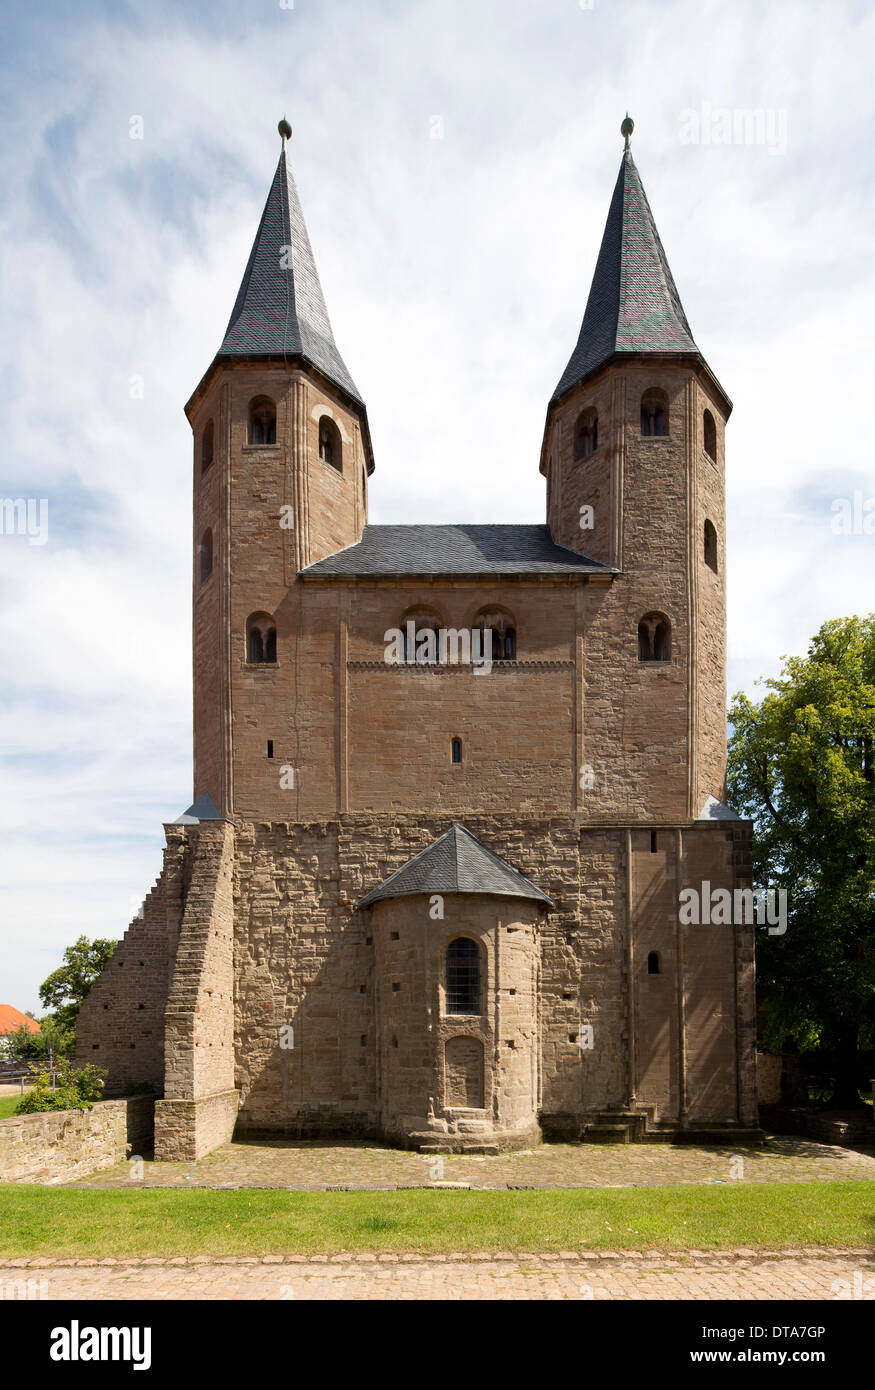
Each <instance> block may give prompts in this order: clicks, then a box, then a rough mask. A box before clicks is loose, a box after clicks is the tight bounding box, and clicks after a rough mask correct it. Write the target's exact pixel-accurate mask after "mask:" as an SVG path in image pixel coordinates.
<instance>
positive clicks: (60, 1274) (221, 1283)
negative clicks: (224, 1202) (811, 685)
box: [0, 1250, 859, 1302]
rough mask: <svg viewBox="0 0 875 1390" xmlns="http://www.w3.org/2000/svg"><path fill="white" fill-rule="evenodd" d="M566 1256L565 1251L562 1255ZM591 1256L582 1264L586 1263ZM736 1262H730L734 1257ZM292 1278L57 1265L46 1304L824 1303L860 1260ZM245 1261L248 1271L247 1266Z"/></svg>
mask: <svg viewBox="0 0 875 1390" xmlns="http://www.w3.org/2000/svg"><path fill="white" fill-rule="evenodd" d="M565 1254H571V1252H565ZM587 1256H589V1258H587ZM733 1256H735V1258H733ZM300 1258H301V1259H302V1262H303V1268H299V1269H298V1270H297V1271H296V1273H295V1274H294V1275H292V1274H291V1271H289V1272H286V1273H284V1274H280V1277H279V1278H276V1279H266V1278H265V1272H264V1269H263V1267H262V1263H261V1261H259V1262H258V1263H257V1264H256V1265H255V1266H253V1265H252V1264H251V1263H249V1262H248V1257H243V1258H239V1259H234V1258H232V1257H228V1258H223V1259H222V1260H221V1261H219V1260H213V1261H211V1262H209V1263H206V1264H202V1263H196V1262H195V1261H194V1260H192V1261H191V1262H186V1263H185V1264H178V1263H176V1262H175V1261H174V1262H172V1263H171V1262H162V1264H161V1265H156V1264H155V1263H154V1262H152V1261H150V1260H142V1261H141V1262H140V1263H139V1264H138V1265H137V1266H132V1265H131V1264H125V1265H122V1264H121V1262H118V1263H116V1264H115V1265H106V1264H104V1263H103V1262H99V1261H97V1260H91V1261H87V1262H79V1263H78V1264H77V1265H75V1266H72V1265H65V1266H63V1267H61V1266H58V1267H57V1269H56V1271H55V1273H54V1274H53V1276H52V1278H51V1280H50V1281H49V1297H50V1299H52V1300H58V1299H74V1300H78V1299H81V1300H86V1301H87V1300H109V1299H128V1300H129V1299H141V1298H142V1299H147V1300H148V1299H168V1298H173V1299H177V1298H179V1299H215V1298H223V1299H242V1300H260V1301H263V1300H279V1299H283V1298H285V1297H286V1296H287V1295H286V1290H287V1289H288V1288H289V1287H291V1288H292V1290H293V1293H294V1297H295V1299H296V1300H299V1301H310V1300H323V1299H328V1300H336V1299H343V1300H350V1299H351V1300H356V1301H367V1300H371V1299H392V1300H393V1301H411V1300H433V1299H437V1300H448V1301H460V1300H461V1301H469V1300H481V1299H482V1300H493V1301H494V1300H501V1301H504V1300H517V1299H524V1300H532V1299H535V1300H541V1299H548V1300H554V1299H568V1300H572V1299H573V1300H575V1301H579V1300H580V1299H581V1298H583V1297H586V1298H588V1297H589V1294H590V1291H591V1293H592V1298H593V1299H594V1300H596V1301H599V1302H604V1301H606V1300H608V1299H621V1300H630V1301H631V1300H637V1299H656V1300H660V1299H661V1300H667V1299H678V1298H686V1299H724V1298H728V1299H733V1300H741V1299H744V1300H748V1299H750V1300H756V1301H780V1300H786V1299H801V1300H809V1301H819V1300H824V1299H831V1298H832V1297H833V1296H834V1292H833V1290H832V1284H833V1281H834V1280H836V1279H839V1278H841V1279H844V1280H846V1281H848V1282H850V1281H851V1280H852V1279H853V1276H854V1273H855V1272H857V1271H858V1270H859V1261H858V1259H857V1258H856V1257H855V1256H854V1255H853V1254H851V1255H849V1252H847V1251H845V1250H822V1251H819V1252H818V1256H817V1257H816V1258H807V1257H793V1258H789V1257H788V1258H784V1259H780V1260H776V1261H770V1262H757V1263H755V1264H744V1263H741V1262H740V1261H739V1259H738V1258H737V1252H727V1253H722V1252H721V1253H720V1254H714V1255H711V1256H707V1257H706V1258H705V1259H704V1260H697V1261H696V1264H695V1267H689V1268H687V1269H680V1268H674V1269H666V1268H665V1267H664V1265H665V1261H666V1257H665V1256H664V1255H658V1254H652V1253H648V1254H647V1256H646V1259H645V1261H644V1262H643V1263H642V1261H641V1260H640V1259H638V1260H631V1259H627V1258H624V1257H620V1258H617V1259H614V1260H612V1261H610V1262H606V1263H604V1264H601V1263H599V1262H596V1261H594V1260H593V1259H592V1252H587V1255H583V1256H574V1257H573V1258H569V1259H564V1258H563V1259H556V1258H553V1259H547V1258H546V1256H541V1255H534V1254H529V1255H525V1256H516V1257H510V1256H507V1255H502V1256H501V1258H500V1259H496V1258H494V1257H486V1258H481V1259H476V1260H475V1259H472V1258H471V1257H470V1256H469V1255H466V1254H453V1253H449V1254H446V1255H443V1256H442V1257H441V1259H439V1260H435V1259H425V1258H423V1257H419V1256H414V1257H413V1258H412V1259H411V1260H405V1261H404V1262H403V1263H402V1262H400V1261H399V1262H398V1263H396V1264H382V1263H380V1259H379V1257H377V1259H376V1260H375V1261H374V1262H373V1263H371V1262H368V1261H365V1262H363V1261H362V1260H361V1258H360V1256H358V1255H356V1256H349V1257H347V1258H346V1260H345V1262H342V1263H329V1262H328V1261H327V1257H325V1256H322V1257H321V1258H320V1257H318V1256H313V1257H311V1258H310V1260H309V1261H304V1260H303V1257H300ZM244 1261H246V1262H244ZM16 1268H20V1264H16V1263H15V1262H13V1261H4V1262H3V1263H2V1264H0V1281H2V1280H3V1279H4V1278H9V1277H12V1276H13V1275H14V1271H15V1269H16Z"/></svg>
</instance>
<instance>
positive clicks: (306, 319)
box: [216, 117, 363, 405]
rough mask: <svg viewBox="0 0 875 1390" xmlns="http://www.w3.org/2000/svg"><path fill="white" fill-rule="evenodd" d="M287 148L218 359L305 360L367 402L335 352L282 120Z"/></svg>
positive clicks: (286, 126) (285, 124)
mask: <svg viewBox="0 0 875 1390" xmlns="http://www.w3.org/2000/svg"><path fill="white" fill-rule="evenodd" d="M278 129H279V132H280V135H281V136H282V150H281V152H280V157H279V162H278V164H277V167H276V173H275V174H274V177H273V183H272V184H271V186H270V192H269V193H268V195H267V202H266V203H265V205H264V212H263V213H262V214H261V222H260V223H259V225H258V231H257V232H256V234H255V241H254V242H253V245H252V250H251V252H250V254H249V261H248V264H247V266H246V271H245V273H244V275H243V280H242V282H241V285H240V289H239V290H238V292H237V299H236V301H235V303H234V308H233V309H232V311H231V317H230V319H229V321H228V327H227V329H226V330H225V337H224V339H223V341H222V346H221V347H220V348H219V351H218V354H217V359H216V360H217V361H221V360H223V359H224V360H227V359H228V358H250V357H281V358H286V359H289V360H291V359H294V358H303V359H304V361H306V362H309V363H310V364H311V365H312V366H314V367H316V368H317V369H318V370H319V371H320V372H322V373H323V375H324V376H326V377H328V379H329V380H330V381H332V382H333V383H334V384H335V386H339V387H340V388H341V390H342V391H345V392H346V394H347V395H349V396H351V397H352V398H353V400H354V401H356V402H357V403H358V404H360V405H361V404H363V401H362V398H361V396H360V395H359V393H358V390H357V389H356V386H355V383H354V382H353V380H352V377H351V376H350V374H349V372H348V371H347V369H346V365H345V363H344V361H343V358H342V357H341V355H340V353H339V352H338V350H337V345H336V344H335V341H334V334H333V333H332V331H331V323H330V321H329V318H328V310H327V309H326V307H325V298H324V296H323V294H322V286H321V284H320V283H319V275H318V272H317V270H316V263H315V261H314V259H313V251H312V249H311V247H310V238H309V237H308V235H307V228H306V225H305V223H304V215H303V213H302V212H301V204H300V200H299V198H298V190H297V188H296V186H295V180H294V176H293V174H292V169H291V164H290V161H289V155H288V149H287V141H288V137H289V136H290V135H291V126H290V125H289V124H288V122H287V121H286V119H285V117H283V119H282V121H280V123H279V127H278Z"/></svg>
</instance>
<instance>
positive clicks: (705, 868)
mask: <svg viewBox="0 0 875 1390" xmlns="http://www.w3.org/2000/svg"><path fill="white" fill-rule="evenodd" d="M281 133H282V134H283V150H282V154H281V157H280V162H279V165H278V167H277V171H276V174H275V177H274V181H273V184H272V187H271V191H270V194H269V196H268V200H267V203H266V205H265V210H264V214H263V217H262V222H261V224H260V226H259V229H258V233H257V235H256V239H255V243H254V245H253V250H252V255H251V257H250V261H249V264H248V266H247V268H246V273H245V275H244V279H243V282H242V284H241V287H240V291H239V294H238V297H237V301H236V303H235V306H234V310H233V313H232V316H231V320H230V322H229V325H228V330H227V333H226V336H225V339H224V341H223V343H222V346H221V347H220V350H219V353H218V354H217V356H216V358H215V359H214V361H213V362H212V364H211V365H210V367H209V368H208V370H207V372H206V374H205V375H204V377H203V379H202V380H201V382H200V384H199V386H198V387H197V389H196V390H195V392H194V394H193V396H192V397H191V399H190V400H189V402H188V405H187V407H186V411H187V415H188V418H189V421H190V423H191V426H192V431H193V435H194V469H193V553H194V574H193V614H194V635H193V660H194V796H195V801H194V804H193V806H192V807H191V808H190V811H189V812H187V813H186V814H185V815H183V816H182V817H181V818H180V820H179V821H178V822H176V823H174V824H169V825H167V826H166V827H165V831H166V837H167V848H166V850H165V856H164V866H163V869H162V873H161V875H160V877H159V879H158V881H157V883H156V885H155V887H154V888H153V889H152V891H151V893H150V894H149V896H148V898H147V899H146V903H145V905H144V910H143V913H142V915H141V916H140V917H138V918H137V919H136V920H135V921H134V922H133V923H132V924H131V926H130V928H129V929H128V932H127V933H126V935H125V938H124V940H123V941H122V943H121V944H120V946H119V948H118V950H117V952H116V954H115V956H114V957H113V959H112V961H111V962H110V963H109V965H108V966H107V969H106V971H105V972H104V974H103V975H102V976H101V978H100V980H99V981H98V982H97V984H96V985H95V987H94V989H93V991H92V993H91V995H90V996H89V999H88V1000H87V1002H86V1005H85V1006H84V1007H83V1009H82V1013H81V1016H80V1025H79V1034H78V1048H79V1053H80V1057H81V1059H82V1060H87V1061H93V1062H96V1063H97V1064H98V1065H102V1066H106V1067H108V1069H109V1075H110V1088H111V1089H112V1088H115V1089H116V1090H118V1089H120V1088H122V1087H123V1086H125V1085H126V1084H129V1083H131V1082H141V1081H149V1082H151V1083H152V1084H153V1085H154V1086H155V1087H156V1088H157V1089H158V1090H159V1091H160V1094H161V1099H159V1101H158V1102H157V1105H156V1114H155V1133H156V1155H157V1156H158V1157H160V1158H167V1159H169V1158H179V1159H194V1158H197V1157H199V1156H200V1155H202V1154H204V1153H206V1152H208V1151H209V1150H210V1149H212V1148H215V1147H216V1146H217V1145H219V1144H222V1143H224V1142H226V1141H227V1140H228V1139H229V1138H230V1137H231V1135H232V1134H234V1133H238V1134H242V1133H247V1132H248V1133H257V1132H261V1133H268V1134H291V1135H298V1136H314V1137H317V1136H322V1135H324V1136H328V1135H336V1136H343V1135H347V1136H358V1137H365V1136H371V1137H380V1138H383V1139H384V1140H388V1141H390V1142H393V1143H395V1144H398V1145H403V1146H407V1147H419V1148H422V1149H425V1150H430V1149H447V1150H463V1151H465V1150H477V1149H480V1150H482V1151H486V1152H490V1151H494V1150H497V1149H500V1148H513V1147H523V1146H530V1145H531V1144H533V1143H536V1142H537V1141H538V1140H539V1139H540V1138H541V1137H542V1136H544V1137H547V1138H553V1139H572V1140H576V1139H598V1138H605V1139H613V1140H617V1139H618V1138H619V1139H624V1140H625V1139H641V1138H649V1139H652V1138H659V1137H668V1136H677V1135H678V1134H682V1135H687V1136H688V1137H692V1136H693V1135H694V1134H702V1133H706V1134H714V1133H722V1134H735V1135H742V1134H744V1133H745V1132H747V1133H750V1132H751V1131H755V1130H756V1126H757V1108H756V1107H757V1102H756V1073H755V1027H754V1014H755V995H754V925H753V924H752V922H751V921H750V920H749V919H747V918H746V917H744V915H741V916H739V914H738V912H737V911H735V912H734V913H733V918H732V922H731V923H728V922H727V923H725V924H724V923H722V922H721V923H720V924H713V925H712V924H708V923H707V915H706V917H705V921H704V923H703V924H701V925H700V924H698V923H696V922H692V923H686V922H684V921H682V920H681V916H680V913H679V900H680V895H681V893H682V892H683V891H684V890H688V889H691V888H692V889H694V890H696V891H697V892H698V891H699V890H700V889H701V891H702V894H703V899H704V896H705V895H706V894H707V892H708V891H712V892H713V891H717V892H720V891H721V890H722V891H723V892H726V891H728V892H729V894H730V895H731V894H734V893H735V892H736V891H737V890H744V889H749V888H750V887H751V880H750V875H751V862H752V857H751V842H750V836H751V828H750V825H749V824H748V823H746V822H742V821H739V820H738V819H737V818H736V817H734V815H733V814H732V812H731V811H730V809H729V808H728V807H726V806H725V805H724V804H723V797H724V794H725V791H724V772H725V755H726V713H725V707H726V688H725V660H726V632H725V606H726V596H725V582H726V581H725V509H724V476H725V429H726V422H727V419H728V417H729V413H730V411H731V403H730V402H729V400H728V398H727V396H726V395H725V392H724V391H723V389H722V387H721V386H720V384H719V382H718V381H717V379H716V378H715V377H714V376H713V374H712V372H711V370H710V368H709V367H708V365H707V363H706V362H705V361H704V359H703V358H702V356H701V354H700V352H699V350H698V348H697V347H696V345H695V343H694V341H693V339H692V335H691V332H690V328H689V324H688V323H687V320H686V318H685V315H684V312H683V309H682V307H681V303H680V299H679V297H678V294H677V290H676V288H675V286H674V281H673V279H672V277H671V272H670V270H669V268H668V263H667V260H666V258H665V253H664V251H663V248H662V245H661V243H660V241H659V237H658V234H657V232H656V227H655V223H654V221H653V217H652V213H651V212H650V207H649V204H648V202H647V199H646V196H645V194H644V190H643V187H642V185H641V182H640V178H639V176H638V173H637V170H636V168H635V165H634V163H633V162H632V158H631V154H630V152H629V149H628V141H627V149H626V152H625V153H624V157H623V163H622V165H621V169H620V175H619V178H618V181H617V186H616V188H615V192H614V197H613V201H612V203H611V207H610V211H609V214H608V221H607V225H606V228H605V235H604V240H603V243H602V249H601V251H600V254H599V259H598V263H597V265H596V271H595V276H594V280H593V288H592V290H591V292H590V298H589V302H588V304H587V308H586V313H585V315H584V320H583V325H582V328H581V334H580V339H579V341H578V344H577V347H576V348H575V350H574V353H573V354H572V357H571V359H570V361H569V364H568V367H567V368H566V371H565V373H564V375H563V377H562V379H561V380H560V383H559V386H558V387H557V390H556V392H555V393H554V396H553V398H552V400H551V401H550V403H549V406H548V410H547V419H546V425H545V432H544V440H543V445H542V449H541V455H540V467H541V471H542V473H543V474H544V476H545V479H546V488H547V498H546V525H545V524H543V523H542V524H538V525H531V526H477V527H471V526H464V525H462V526H455V527H453V526H444V527H437V526H408V527H399V526H382V527H381V526H372V525H369V523H368V506H369V487H370V476H371V474H372V473H373V471H374V460H373V448H372V444H371V437H370V429H369V425H368V419H367V412H366V408H365V405H364V402H363V400H362V399H361V397H360V396H359V394H358V391H357V389H356V387H355V385H354V383H353V381H352V379H351V377H350V375H349V373H348V371H347V369H346V367H345V365H344V363H343V361H342V359H341V357H340V355H339V352H338V350H337V347H336V345H335V343H334V339H333V335H332V332H331V327H330V323H329V320H328V315H327V310H326V308H325V304H324V299H323V297H322V291H321V287H320V285H319V280H318V275H317V273H316V269H315V262H314V260H313V255H312V250H311V248H310V244H309V239H308V237H307V232H306V228H305V226H304V222H303V216H302V214H301V209H300V203H299V200H298V195H297V190H296V188H295V184H294V179H293V178H292V174H291V169H290V165H289V159H288V151H287V148H286V141H287V135H286V133H285V131H284V130H283V129H282V128H281ZM281 252H282V254H281ZM533 464H534V460H533ZM408 622H411V623H412V624H413V630H414V632H415V633H416V634H417V635H419V633H420V632H421V631H423V630H425V631H427V630H429V629H441V630H445V631H446V630H448V629H451V630H453V631H454V632H456V633H460V632H465V633H467V634H475V633H476V634H479V633H480V632H481V631H482V630H483V629H484V628H485V629H488V631H489V632H491V633H494V634H496V636H495V639H494V640H495V643H496V645H495V646H494V647H492V648H490V651H491V654H492V656H493V657H494V659H493V660H492V662H491V669H488V670H482V669H477V664H476V662H475V661H472V660H470V659H468V660H466V659H464V657H463V658H462V659H459V660H454V659H452V658H451V659H450V660H442V659H440V658H437V659H432V658H429V657H428V656H425V657H421V658H420V659H416V657H415V655H414V654H413V653H412V652H410V653H408V658H407V659H406V660H401V661H400V662H399V661H397V660H391V659H387V641H388V634H389V633H390V632H391V631H392V630H395V629H398V630H401V631H402V632H404V631H406V630H407V623H408ZM442 837H443V838H442ZM451 845H453V846H455V850H454V851H453V852H452V853H451V851H450V849H449V848H447V847H448V846H451ZM453 853H455V856H456V857H455V859H453V857H452V855H453ZM421 856H424V857H421ZM423 865H428V868H427V869H426V868H424V867H422V866H423ZM417 875H419V877H417ZM478 875H479V876H478ZM436 885H439V887H437V888H436ZM378 888H379V890H380V892H379V895H378V900H376V899H375V898H374V894H375V890H377V889H378ZM363 899H369V901H368V902H366V903H363V902H362V900H363ZM460 941H461V942H466V943H468V945H467V947H466V948H465V949H466V951H467V953H468V954H467V956H466V957H465V958H466V959H468V960H470V961H472V962H474V964H472V965H471V967H470V969H471V971H472V972H473V973H472V975H471V980H470V981H469V982H468V985H467V986H466V988H468V989H469V995H470V997H468V996H464V998H463V1002H462V1003H461V1004H460V1003H459V1002H458V999H457V997H456V994H455V993H454V990H455V988H456V987H455V985H454V986H453V987H452V989H451V974H452V971H453V969H455V967H454V966H453V964H452V960H453V959H454V957H453V951H454V950H455V949H456V948H455V946H454V943H459V942H460ZM454 978H455V977H454ZM459 997H460V998H462V996H459ZM453 1000H456V1002H455V1003H452V1001H453ZM451 1004H452V1007H451Z"/></svg>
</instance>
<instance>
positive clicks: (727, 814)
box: [699, 796, 738, 820]
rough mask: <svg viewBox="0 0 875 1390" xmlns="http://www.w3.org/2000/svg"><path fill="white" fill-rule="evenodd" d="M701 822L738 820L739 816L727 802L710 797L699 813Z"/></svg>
mask: <svg viewBox="0 0 875 1390" xmlns="http://www.w3.org/2000/svg"><path fill="white" fill-rule="evenodd" d="M699 820H738V816H737V815H736V814H735V812H734V811H733V810H732V808H731V807H730V806H727V805H726V802H725V801H718V800H717V798H716V796H709V797H708V799H707V801H706V802H705V804H704V806H703V807H702V809H701V811H700V812H699Z"/></svg>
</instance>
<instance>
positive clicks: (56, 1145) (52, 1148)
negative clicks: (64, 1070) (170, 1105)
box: [0, 1096, 155, 1183]
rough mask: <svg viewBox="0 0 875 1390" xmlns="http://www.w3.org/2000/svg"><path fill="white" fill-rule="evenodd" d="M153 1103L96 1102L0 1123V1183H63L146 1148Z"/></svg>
mask: <svg viewBox="0 0 875 1390" xmlns="http://www.w3.org/2000/svg"><path fill="white" fill-rule="evenodd" d="M154 1107H155V1101H154V1098H153V1097H151V1096H132V1097H130V1098H128V1099H125V1100H103V1101H98V1102H97V1103H96V1104H95V1105H94V1106H93V1107H92V1109H91V1110H55V1111H44V1112H42V1113H38V1114H35V1115H11V1116H9V1117H8V1118H7V1119H4V1120H0V1182H34V1183H63V1182H72V1181H73V1180H74V1179H75V1178H82V1177H85V1176H86V1175H87V1174H88V1173H95V1172H98V1171H100V1169H102V1168H111V1167H112V1166H113V1165H114V1164H116V1163H121V1162H122V1161H123V1160H124V1159H125V1158H127V1157H128V1155H129V1154H144V1153H146V1152H147V1151H148V1150H149V1149H150V1148H151V1147H152V1127H153V1112H154Z"/></svg>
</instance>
